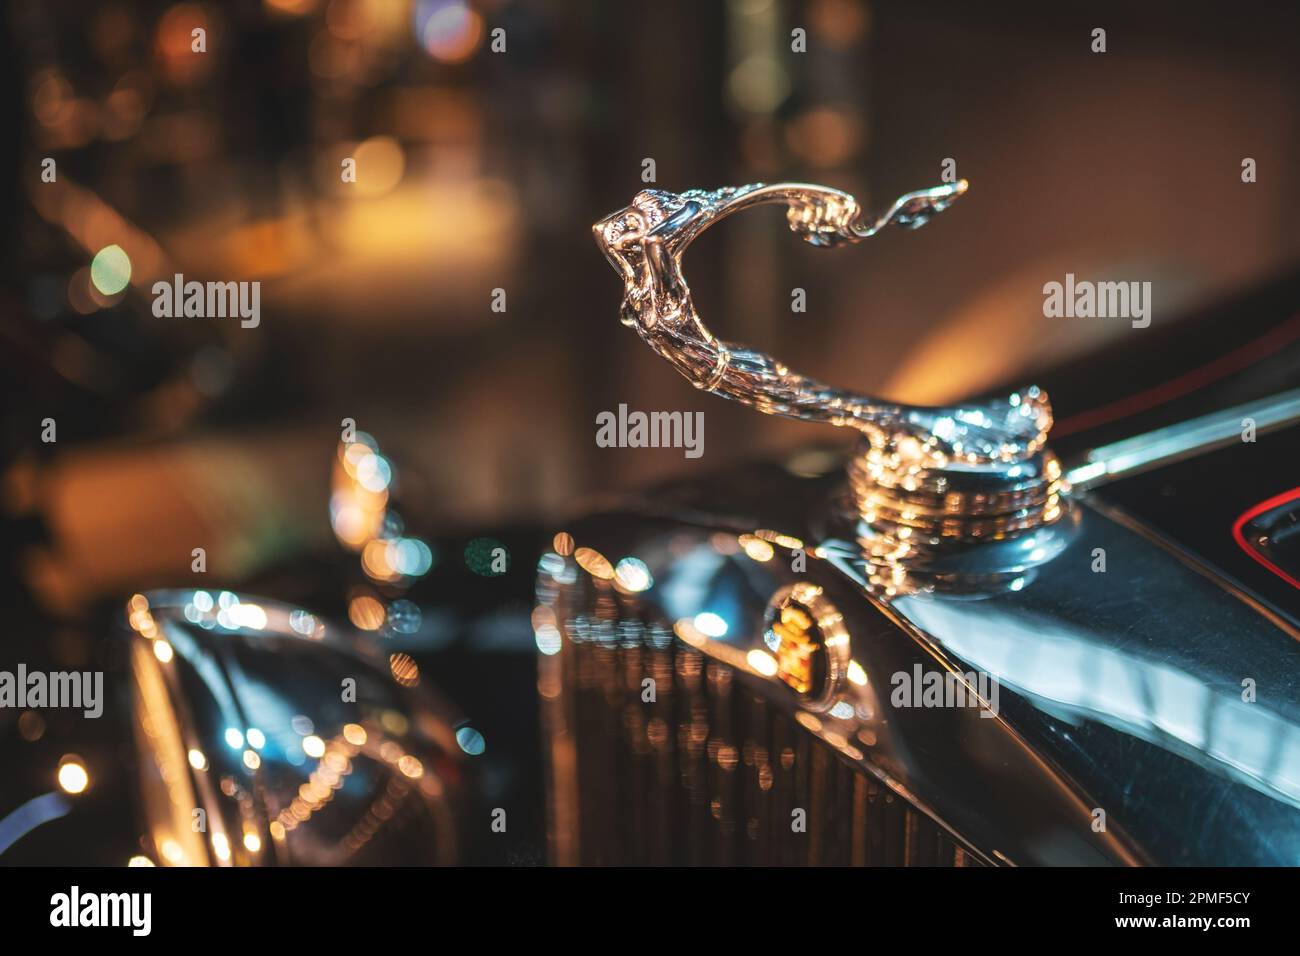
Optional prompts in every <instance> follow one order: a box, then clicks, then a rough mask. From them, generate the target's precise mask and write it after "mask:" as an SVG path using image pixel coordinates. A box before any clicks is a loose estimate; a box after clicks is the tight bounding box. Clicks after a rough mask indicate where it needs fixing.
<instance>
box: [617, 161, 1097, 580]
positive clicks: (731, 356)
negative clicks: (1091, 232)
mask: <svg viewBox="0 0 1300 956" xmlns="http://www.w3.org/2000/svg"><path fill="white" fill-rule="evenodd" d="M966 188H967V183H966V181H965V180H962V181H961V182H958V183H953V184H949V185H943V186H936V187H934V188H932V189H926V190H921V191H919V192H913V193H908V194H907V195H905V196H902V197H901V198H899V199H898V200H897V201H896V202H895V203H894V204H893V206H892V207H890V209H889V210H888V211H887V212H885V213H884V214H883V215H881V216H879V217H877V218H876V219H874V220H864V218H863V214H862V210H861V209H860V208H859V206H858V204H857V201H856V200H855V199H854V198H853V197H852V196H850V195H848V194H847V193H843V192H840V191H839V190H836V189H830V188H827V187H825V186H811V185H806V184H802V183H781V184H776V185H762V184H756V185H749V186H741V187H739V188H727V189H718V190H714V191H711V192H710V191H704V190H689V191H687V192H684V193H681V194H680V195H678V194H675V193H669V192H663V191H660V190H645V191H642V192H640V193H638V194H637V195H636V197H635V198H634V199H633V200H632V204H631V205H630V206H628V207H627V208H625V209H622V210H620V211H618V212H616V213H614V214H613V215H611V216H608V217H606V218H605V219H603V220H601V221H600V222H598V223H596V224H595V225H594V226H593V227H592V231H593V233H594V235H595V238H596V243H597V245H599V246H600V248H601V250H602V251H603V252H604V253H605V256H606V258H607V259H608V260H609V262H610V264H611V265H612V266H613V267H614V269H615V271H616V272H618V273H619V275H620V276H621V277H622V278H623V284H624V290H623V304H622V309H621V316H622V320H623V322H624V323H625V324H627V325H630V326H632V327H634V328H635V329H636V330H637V332H638V333H639V334H640V335H641V337H642V338H643V339H644V340H645V342H646V343H647V344H648V345H649V346H650V347H651V348H652V349H654V350H655V351H656V352H657V353H658V354H659V355H661V356H662V357H663V358H665V359H667V360H668V362H669V363H670V364H671V365H672V366H673V367H674V368H676V369H677V370H678V371H679V372H680V373H681V374H682V375H684V376H685V377H686V378H687V379H688V380H689V381H690V382H691V383H692V384H693V385H695V386H696V387H697V388H702V389H706V390H708V391H710V392H713V393H714V394H716V395H720V396H722V397H724V398H729V399H732V400H734V401H738V402H742V403H744V404H746V405H750V406H752V407H754V408H757V409H758V410H759V411H762V412H765V413H767V414H776V415H784V416H787V417H791V418H798V419H803V420H808V421H820V422H829V423H830V424H833V425H841V426H847V427H851V428H855V429H857V430H858V431H860V432H861V433H862V435H863V440H862V442H861V445H860V448H859V450H858V452H857V454H856V455H855V456H854V458H853V459H852V460H851V461H850V462H849V465H848V470H849V479H850V487H851V488H852V490H853V493H854V500H853V502H852V503H851V507H852V508H853V509H854V510H855V512H856V514H857V515H858V516H859V518H860V520H861V528H860V535H859V541H860V542H861V544H862V549H863V554H864V555H866V557H867V558H868V560H869V561H871V562H873V563H874V564H875V565H876V571H875V573H873V574H872V575H871V576H870V579H871V582H872V583H873V584H879V585H880V586H882V587H884V588H887V589H888V590H889V591H890V592H891V593H892V592H893V591H895V590H899V589H923V590H929V589H934V588H949V589H953V590H971V589H973V588H979V587H990V586H999V585H1001V584H1002V583H1006V582H1011V581H1014V580H1016V579H1017V577H1018V576H1019V575H1020V574H1021V573H1022V572H1024V571H1025V570H1026V568H1027V567H1029V566H1031V565H1032V564H1035V563H1041V560H1047V559H1048V558H1049V557H1050V556H1051V554H1053V553H1055V551H1056V550H1059V548H1055V547H1054V548H1048V549H1046V550H1045V549H1043V548H1041V547H1037V546H1035V547H1032V548H1029V549H1022V550H1021V551H1019V552H1016V553H1015V554H1014V560H1012V561H1011V562H1010V563H1007V562H1006V561H1005V560H1004V558H1006V557H1007V556H1008V554H1010V553H1012V552H1013V551H1014V549H1007V548H995V549H990V550H985V551H982V552H981V555H982V558H975V557H973V556H972V551H973V549H974V546H976V545H980V544H983V543H984V542H989V541H992V542H1000V541H1004V540H1007V539H1011V538H1015V537H1017V536H1019V535H1022V534H1025V533H1033V532H1035V531H1036V530H1037V529H1040V528H1043V527H1046V526H1050V525H1052V524H1053V523H1055V522H1057V521H1058V520H1059V519H1061V518H1062V517H1068V512H1069V509H1070V504H1069V501H1068V499H1065V498H1063V494H1064V493H1065V492H1066V491H1068V484H1067V483H1066V482H1065V480H1064V478H1063V476H1062V471H1061V465H1060V462H1059V461H1058V460H1057V459H1056V456H1055V455H1054V454H1053V453H1052V451H1051V450H1050V449H1049V448H1047V447H1046V441H1047V433H1048V430H1049V429H1050V428H1051V424H1052V412H1051V405H1050V403H1049V402H1048V399H1047V395H1046V394H1045V393H1044V392H1043V391H1042V390H1040V389H1039V388H1037V387H1033V386H1031V387H1028V388H1024V389H1021V390H1018V391H1016V392H1012V393H1011V394H1010V395H1006V396H1003V397H1000V398H996V399H993V400H990V401H987V402H984V403H974V404H968V405H961V406H952V407H946V408H921V407H915V406H906V405H898V404H891V403H889V402H884V401H882V400H880V399H877V398H872V397H870V396H867V395H860V394H856V393H853V392H848V391H845V390H842V389H837V388H833V387H831V386H829V385H825V384H823V383H821V382H818V381H815V380H813V379H810V378H807V377H805V376H803V375H800V374H798V373H796V372H793V371H791V370H790V369H789V368H787V367H786V366H785V365H784V364H782V363H781V362H780V361H778V360H777V359H775V358H773V357H772V356H770V355H767V354H765V353H763V352H759V351H756V350H754V349H750V348H747V347H745V346H741V345H732V344H728V343H726V342H722V341H720V340H718V339H717V338H715V337H714V335H713V333H712V332H710V331H709V329H708V327H707V326H705V324H704V322H703V320H702V319H701V318H700V316H699V313H698V312H697V311H696V309H695V305H694V302H693V301H692V299H691V292H690V288H689V286H688V285H687V284H686V278H685V276H684V275H683V273H682V257H683V255H684V253H685V251H686V249H687V247H688V246H689V245H690V243H691V242H692V241H693V240H694V239H695V237H696V236H698V235H699V234H700V233H701V232H703V231H704V229H706V228H707V227H708V226H709V225H711V224H713V223H714V222H718V221H720V220H721V219H724V218H726V217H727V216H729V215H731V214H732V213H734V212H737V211H739V210H741V209H746V208H749V207H750V206H756V205H760V204H763V203H783V204H785V205H787V206H788V207H789V208H788V212H787V219H788V220H789V224H790V228H791V229H792V230H793V231H794V232H795V234H796V235H799V236H801V237H802V238H803V239H805V240H806V241H808V242H810V243H812V244H813V245H816V246H837V245H842V244H846V243H854V242H859V241H861V240H863V239H866V238H869V237H871V236H873V235H875V234H876V233H878V232H879V231H880V230H881V229H883V228H884V227H885V226H887V225H890V224H896V225H900V226H905V227H907V228H917V227H919V226H921V225H923V224H924V223H926V222H927V221H929V220H930V219H931V218H932V217H933V216H935V215H937V214H938V213H940V212H942V211H943V210H945V209H947V208H948V207H949V206H950V205H952V203H954V202H955V201H956V200H957V199H958V198H959V197H960V196H962V195H963V194H964V193H965V191H966ZM1071 527H1072V525H1071V524H1070V522H1068V521H1067V522H1065V523H1064V524H1063V525H1062V527H1061V528H1060V529H1058V530H1057V531H1056V532H1054V533H1053V534H1052V535H1051V537H1053V538H1054V539H1062V538H1064V536H1066V535H1067V534H1068V531H1069V529H1070V528H1071ZM954 552H958V553H959V554H960V558H959V560H956V561H954V560H953V557H954ZM1030 555H1033V556H1035V560H1033V561H1029V560H1027V558H1028V556H1030ZM976 564H978V565H979V567H977V568H975V569H974V573H973V576H972V575H971V574H970V569H971V566H972V565H976ZM959 569H964V570H959Z"/></svg>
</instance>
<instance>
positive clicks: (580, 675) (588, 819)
mask: <svg viewBox="0 0 1300 956" xmlns="http://www.w3.org/2000/svg"><path fill="white" fill-rule="evenodd" d="M636 634H637V636H636V637H635V639H629V636H628V635H627V634H623V635H620V637H621V641H619V640H615V639H613V638H612V635H609V634H608V633H596V634H593V633H590V632H588V633H586V634H581V635H575V634H574V633H572V632H570V633H569V635H568V637H569V639H568V640H566V641H565V642H564V645H563V648H562V651H561V653H560V654H559V655H558V656H556V657H553V658H548V659H546V660H545V661H544V666H545V667H547V668H552V669H553V670H558V675H556V674H555V673H554V672H551V677H555V676H558V686H559V689H560V692H559V694H558V695H556V696H555V697H553V698H552V699H550V700H549V702H548V706H551V707H554V708H557V714H558V717H559V720H558V722H557V721H551V722H548V725H549V726H551V728H552V730H551V733H552V734H553V735H556V734H558V735H560V737H561V738H562V739H558V740H553V741H552V748H551V751H552V753H553V754H556V755H563V756H564V757H565V759H564V760H562V761H561V760H553V765H552V768H551V771H552V779H553V781H554V783H555V784H556V786H557V791H558V792H557V794H556V795H555V799H557V800H564V799H568V800H570V801H572V806H571V807H570V810H569V811H568V812H566V813H564V814H562V815H560V814H554V813H553V818H552V826H553V828H554V827H555V826H556V824H557V821H560V820H562V819H563V820H567V821H568V823H567V825H568V826H569V827H570V828H571V829H572V832H569V833H563V834H557V833H555V832H553V833H552V848H553V851H554V852H555V853H556V856H557V859H556V862H559V863H581V864H584V865H611V864H620V865H695V866H700V865H717V866H730V865H787V866H808V865H830V866H964V865H973V864H974V861H973V860H972V859H971V858H970V857H969V856H967V855H966V854H965V853H964V852H963V851H962V850H961V848H960V847H959V846H958V845H957V844H956V843H955V841H954V840H953V839H952V838H951V837H950V836H949V835H948V834H947V833H946V832H945V831H944V830H943V829H942V828H941V827H939V826H938V825H937V824H935V823H934V822H933V821H932V820H931V819H930V818H929V817H927V816H925V815H924V814H922V813H920V812H918V811H916V810H915V809H913V808H912V807H911V806H910V805H908V804H907V802H906V801H904V800H903V799H902V798H900V797H898V796H897V795H896V794H894V793H893V792H892V791H890V790H888V789H887V788H885V787H882V786H881V785H880V784H879V783H878V782H877V781H876V780H875V779H874V778H872V777H870V776H868V775H867V774H865V773H864V772H862V771H861V770H860V769H857V768H854V767H853V766H851V765H850V764H848V763H847V762H846V761H845V760H844V759H842V758H841V756H840V755H839V754H838V753H836V752H835V751H834V750H832V749H831V748H830V747H829V746H827V745H825V744H824V743H822V742H821V741H820V740H818V739H817V738H816V737H814V736H813V735H812V734H810V733H808V732H807V731H806V730H805V729H804V728H802V727H800V726H799V725H798V724H797V723H796V722H795V721H794V720H792V719H791V718H789V717H788V716H786V715H785V714H783V713H781V712H780V711H779V710H777V709H776V708H774V707H772V706H771V705H769V704H768V703H767V702H766V701H765V700H764V698H763V697H761V696H760V695H759V694H757V693H756V692H754V691H753V690H751V689H749V688H748V687H746V686H745V685H744V683H743V681H742V679H740V678H738V677H737V674H736V672H735V671H734V670H733V669H732V668H730V667H728V666H727V665H725V664H722V663H720V662H718V661H714V660H711V659H709V658H708V657H706V656H705V655H703V654H702V653H700V652H699V651H697V650H695V649H693V648H690V647H688V646H686V645H683V644H680V643H679V642H677V641H675V640H660V641H658V642H657V643H651V642H648V641H646V640H644V636H645V635H644V631H643V630H638V631H637V632H636ZM647 677H649V678H653V680H654V694H655V699H654V700H653V701H644V700H643V699H642V695H643V691H644V685H643V681H644V680H645V678H647ZM544 679H547V678H546V677H545V676H544ZM795 811H801V814H796V813H795ZM799 817H801V818H802V819H798V818H799ZM800 823H802V827H800V826H799V824H800Z"/></svg>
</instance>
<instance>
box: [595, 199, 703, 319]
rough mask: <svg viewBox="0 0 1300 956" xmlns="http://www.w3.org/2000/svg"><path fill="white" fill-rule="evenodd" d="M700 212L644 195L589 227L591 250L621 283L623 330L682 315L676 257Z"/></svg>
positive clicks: (684, 297) (683, 297)
mask: <svg viewBox="0 0 1300 956" xmlns="http://www.w3.org/2000/svg"><path fill="white" fill-rule="evenodd" d="M703 212H704V210H703V207H702V206H701V204H700V203H699V202H697V201H694V200H687V199H685V198H683V197H682V196H679V195H677V194H676V193H670V192H664V191H663V190H659V189H643V190H642V191H641V192H639V193H637V194H636V196H635V197H633V199H632V204H631V205H630V206H626V207H624V208H623V209H620V210H619V211H618V212H616V213H613V214H611V215H609V216H606V217H605V218H604V219H602V220H600V222H598V223H596V224H595V225H594V226H592V227H591V232H592V235H593V236H594V238H595V240H596V245H598V246H599V247H600V251H601V252H603V253H604V254H605V258H606V259H608V260H609V263H610V265H612V266H613V267H614V271H615V272H617V273H618V274H619V276H621V277H622V279H623V287H624V295H623V307H622V311H621V314H620V318H621V319H622V321H623V323H624V324H625V325H635V324H637V322H638V321H639V322H640V323H641V325H642V326H643V327H645V328H650V327H652V326H653V325H654V324H655V323H656V322H658V321H659V320H661V319H664V320H672V319H674V318H676V317H679V316H682V315H684V314H686V313H687V311H688V305H689V296H690V290H689V289H687V288H686V282H685V280H684V279H683V278H682V275H681V266H680V261H679V257H680V253H681V251H682V250H683V249H684V248H685V246H686V243H687V242H689V241H690V238H691V236H692V235H693V234H694V232H695V230H693V229H692V228H691V227H692V225H693V224H694V223H695V221H696V220H697V219H699V218H700V217H701V216H702V215H703Z"/></svg>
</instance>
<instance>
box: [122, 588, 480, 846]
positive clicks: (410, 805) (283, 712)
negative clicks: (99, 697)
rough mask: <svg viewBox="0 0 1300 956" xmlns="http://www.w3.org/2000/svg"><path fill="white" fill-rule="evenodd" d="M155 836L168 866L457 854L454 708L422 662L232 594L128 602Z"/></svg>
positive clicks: (458, 761) (458, 758) (149, 823)
mask: <svg viewBox="0 0 1300 956" xmlns="http://www.w3.org/2000/svg"><path fill="white" fill-rule="evenodd" d="M126 610H127V621H128V624H129V627H130V635H131V639H130V644H129V653H130V672H131V703H132V711H133V715H134V727H135V738H136V744H137V750H138V752H139V755H140V759H139V765H140V796H141V804H142V806H143V810H144V812H143V816H144V820H143V823H144V827H145V835H144V837H143V838H142V840H141V845H142V849H143V850H144V851H145V852H146V853H147V854H148V856H149V858H150V859H152V860H153V861H154V862H156V863H157V864H159V865H178V866H240V865H244V866H259V865H286V864H297V865H303V864H306V865H345V864H375V863H384V864H401V863H405V864H431V863H452V862H455V861H456V860H457V859H458V844H459V841H460V839H461V836H460V835H459V834H458V832H457V825H458V821H459V819H460V817H461V816H462V815H463V813H464V801H465V791H466V787H465V776H466V772H465V767H464V757H463V754H461V752H460V749H459V747H458V746H457V743H456V737H455V727H456V723H455V715H454V714H453V713H452V712H451V711H450V709H449V708H448V707H447V706H446V705H445V704H443V703H440V702H439V701H438V700H437V699H436V698H435V697H434V696H433V695H432V694H431V693H430V692H429V691H428V690H427V688H425V687H422V686H419V685H420V683H421V677H420V674H419V671H418V669H416V668H415V664H414V662H413V661H412V660H411V659H410V658H409V657H407V656H406V655H403V654H395V655H392V656H391V657H386V656H385V655H384V654H382V653H381V652H379V651H378V650H377V649H376V647H375V646H374V645H373V643H371V642H370V641H368V640H367V639H366V638H364V637H362V636H361V635H359V634H358V633H357V632H355V631H353V630H352V629H350V628H347V627H342V626H338V625H335V624H333V623H331V622H326V621H324V620H322V619H321V618H318V617H317V616H315V615H313V614H311V613H309V612H307V611H305V610H303V609H301V608H295V607H291V606H287V605H282V604H278V603H276V602H271V601H265V600H262V599H260V598H253V597H250V596H248V595H237V594H234V593H232V592H229V591H221V592H216V591H204V590H186V591H162V592H152V593H149V594H137V595H135V596H133V597H132V598H131V600H130V601H129V602H128V604H127V609H126Z"/></svg>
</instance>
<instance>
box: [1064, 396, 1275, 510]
mask: <svg viewBox="0 0 1300 956" xmlns="http://www.w3.org/2000/svg"><path fill="white" fill-rule="evenodd" d="M1298 418H1300V389H1293V390H1292V391H1289V392H1282V393H1281V394H1279V395H1272V396H1269V397H1268V398H1264V399H1260V400H1259V401H1254V402H1247V403H1245V404H1243V405H1237V406H1234V407H1233V408H1225V409H1223V410H1222V411H1217V412H1212V413H1210V414H1208V415H1202V416H1200V417H1199V418H1193V419H1189V420H1188V421H1184V422H1179V423H1178V424H1176V425H1169V426H1167V427H1165V428H1159V429H1156V430H1155V431H1151V432H1145V433H1143V434H1141V435H1133V436H1131V437H1129V438H1125V439H1123V440H1122V441H1117V442H1112V443H1111V444H1109V445H1102V446H1099V447H1097V448H1093V449H1091V450H1090V451H1089V452H1088V453H1087V454H1086V455H1085V456H1084V460H1083V461H1082V462H1080V463H1079V464H1077V465H1076V466H1074V467H1073V468H1071V469H1070V471H1069V473H1068V475H1067V478H1068V481H1069V483H1070V484H1071V485H1074V486H1077V487H1079V488H1097V487H1100V486H1101V485H1103V484H1105V483H1106V482H1108V481H1112V480H1114V479H1116V478H1119V477H1121V476H1123V475H1131V474H1139V473H1141V472H1143V471H1148V470H1150V469H1152V468H1159V467H1160V466H1162V465H1167V464H1169V463H1170V462H1174V461H1178V460H1180V459H1183V458H1187V457H1190V456H1192V455H1195V454H1198V453H1200V452H1204V451H1208V450H1210V449H1213V448H1220V447H1222V446H1224V445H1227V444H1231V443H1232V442H1237V441H1241V438H1242V432H1243V429H1244V428H1245V427H1246V423H1247V422H1249V423H1250V424H1251V425H1253V427H1254V430H1255V434H1256V435H1257V436H1258V435H1262V434H1265V433H1267V432H1269V431H1271V430H1273V429H1275V428H1283V427H1285V426H1286V425H1288V424H1291V423H1293V422H1295V421H1296V420H1297V419H1298Z"/></svg>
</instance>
